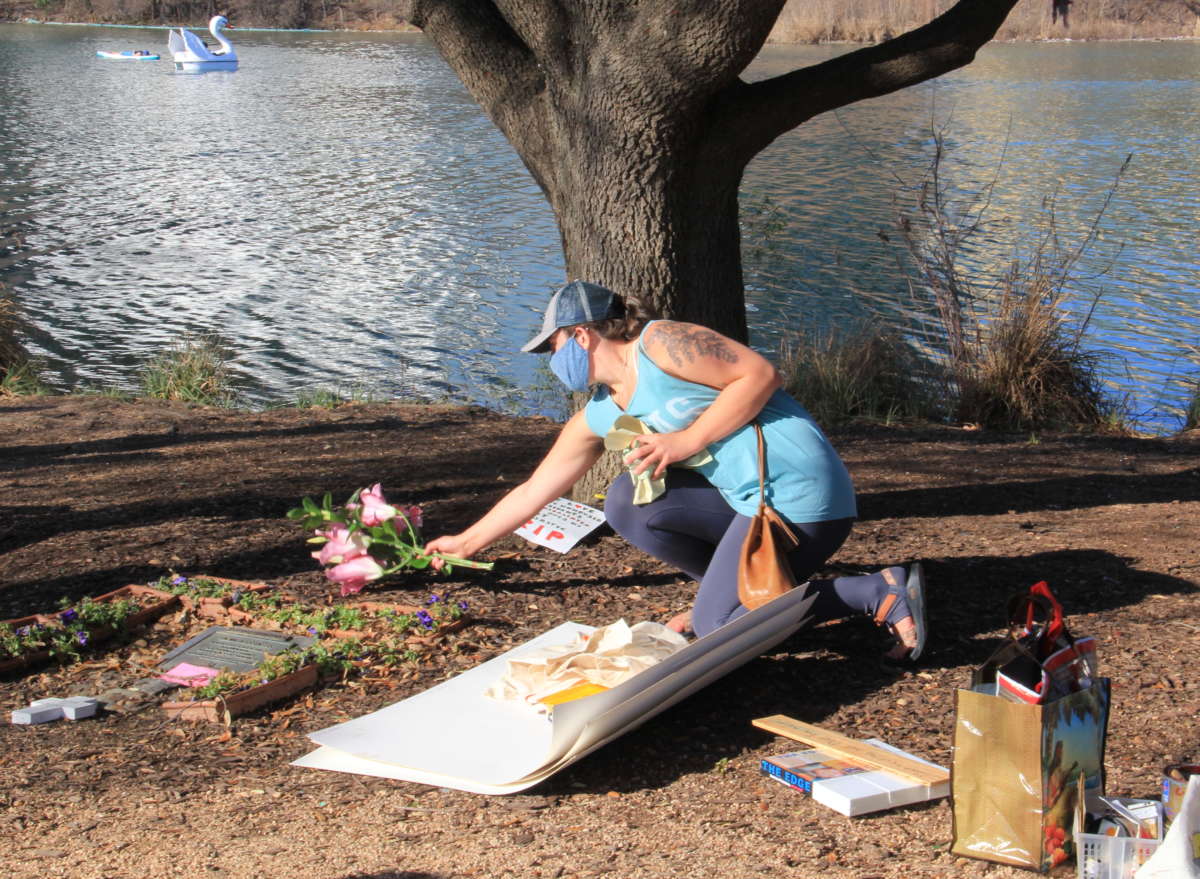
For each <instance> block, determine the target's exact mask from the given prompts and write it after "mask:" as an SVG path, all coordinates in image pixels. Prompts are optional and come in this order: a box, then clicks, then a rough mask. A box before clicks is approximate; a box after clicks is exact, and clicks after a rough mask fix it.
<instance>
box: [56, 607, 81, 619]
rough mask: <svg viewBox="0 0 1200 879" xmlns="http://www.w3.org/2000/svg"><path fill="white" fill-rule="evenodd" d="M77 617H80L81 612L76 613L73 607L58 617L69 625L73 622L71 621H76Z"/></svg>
mask: <svg viewBox="0 0 1200 879" xmlns="http://www.w3.org/2000/svg"><path fill="white" fill-rule="evenodd" d="M77 616H79V612H78V611H76V610H75V608H73V607H71V608H67V609H66V610H64V611H63V612H62V613H60V614H59V615H58V618H59V619H60V620H62V621H63V622H64V623H69V622H71V620H73V619H75V618H76V617H77Z"/></svg>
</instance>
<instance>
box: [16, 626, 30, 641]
mask: <svg viewBox="0 0 1200 879" xmlns="http://www.w3.org/2000/svg"><path fill="white" fill-rule="evenodd" d="M17 634H18V635H20V636H21V637H22V638H24V637H25V636H26V635H28V634H29V626H21V628H19V629H17Z"/></svg>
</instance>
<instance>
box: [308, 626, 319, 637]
mask: <svg viewBox="0 0 1200 879" xmlns="http://www.w3.org/2000/svg"><path fill="white" fill-rule="evenodd" d="M308 634H310V635H315V634H317V627H316V626H309V627H308Z"/></svg>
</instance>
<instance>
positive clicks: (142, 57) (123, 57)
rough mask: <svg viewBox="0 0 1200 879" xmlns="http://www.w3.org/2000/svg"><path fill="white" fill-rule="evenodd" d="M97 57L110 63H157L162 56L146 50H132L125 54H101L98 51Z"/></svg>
mask: <svg viewBox="0 0 1200 879" xmlns="http://www.w3.org/2000/svg"><path fill="white" fill-rule="evenodd" d="M96 57H97V58H104V59H106V60H108V61H157V60H158V59H159V58H160V57H161V56H160V55H156V54H155V53H154V52H147V51H146V50H145V49H130V50H127V51H125V52H101V51H100V50H98V49H97V50H96Z"/></svg>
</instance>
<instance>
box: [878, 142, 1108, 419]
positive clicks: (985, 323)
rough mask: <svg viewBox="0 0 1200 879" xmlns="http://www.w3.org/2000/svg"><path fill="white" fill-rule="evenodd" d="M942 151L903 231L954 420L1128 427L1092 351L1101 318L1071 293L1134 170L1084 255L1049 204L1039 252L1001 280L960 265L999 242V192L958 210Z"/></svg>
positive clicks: (1007, 269) (1000, 274)
mask: <svg viewBox="0 0 1200 879" xmlns="http://www.w3.org/2000/svg"><path fill="white" fill-rule="evenodd" d="M933 139H934V144H935V147H934V157H933V160H932V162H931V165H930V170H929V173H928V175H927V178H926V180H925V181H924V182H923V184H922V186H921V187H920V190H919V196H918V198H917V200H916V204H915V206H913V207H912V208H910V209H904V210H901V211H900V212H899V216H898V220H897V226H898V228H899V230H900V234H901V236H902V239H903V241H904V243H905V246H906V248H907V250H908V253H909V255H910V257H911V259H912V262H913V265H914V267H915V274H916V278H915V279H914V280H913V281H910V291H911V293H912V296H913V299H914V301H916V302H918V303H924V306H923V310H924V312H925V314H927V315H929V317H927V318H926V320H927V322H928V325H927V326H925V327H924V328H923V333H922V336H923V339H924V340H925V342H926V344H927V345H928V347H929V350H928V352H927V353H928V354H929V355H930V357H931V359H932V360H933V361H934V362H935V363H937V364H938V365H939V367H940V373H941V376H942V379H943V382H944V384H945V390H944V391H943V397H944V398H945V399H946V400H947V403H948V408H949V411H952V412H953V413H954V418H955V420H957V421H959V422H964V423H975V424H980V425H983V426H986V427H995V428H1005V429H1014V428H1015V429H1026V428H1033V427H1049V426H1053V427H1064V426H1071V427H1080V426H1082V427H1089V428H1108V427H1114V426H1119V425H1120V423H1121V420H1122V419H1121V410H1120V406H1119V405H1117V404H1116V403H1114V402H1113V401H1112V400H1110V399H1109V398H1108V396H1107V394H1106V392H1105V391H1104V388H1103V383H1102V381H1101V379H1100V377H1099V375H1098V366H1099V364H1100V360H1101V357H1100V355H1099V354H1098V353H1096V352H1093V351H1087V350H1085V349H1084V348H1083V347H1082V344H1081V341H1082V337H1083V334H1084V332H1085V331H1086V329H1087V326H1088V323H1089V321H1090V319H1091V310H1090V309H1089V310H1088V311H1087V312H1086V313H1085V314H1083V315H1082V316H1079V315H1076V314H1074V313H1073V312H1072V308H1071V306H1072V304H1073V303H1075V302H1077V301H1078V295H1077V293H1075V292H1070V288H1071V287H1072V282H1073V280H1074V276H1075V270H1076V267H1077V265H1078V263H1079V261H1080V259H1081V257H1082V256H1083V254H1084V253H1085V252H1086V251H1087V250H1088V248H1089V247H1091V245H1092V244H1094V243H1095V241H1096V239H1097V237H1098V234H1099V224H1100V221H1101V218H1102V217H1103V215H1104V212H1105V210H1106V209H1107V207H1108V205H1109V204H1110V203H1111V201H1112V198H1113V196H1114V195H1115V193H1116V187H1117V183H1119V181H1120V179H1121V176H1122V174H1123V173H1124V171H1125V169H1126V168H1127V167H1128V164H1129V160H1128V159H1126V161H1125V164H1124V165H1122V167H1121V170H1120V172H1118V175H1117V180H1116V181H1115V182H1114V183H1113V186H1112V188H1111V189H1110V190H1109V192H1108V195H1107V197H1106V198H1105V200H1104V203H1103V205H1102V206H1101V208H1100V209H1099V211H1098V213H1097V215H1096V217H1095V219H1094V220H1093V222H1092V224H1091V226H1090V227H1089V228H1088V230H1087V231H1086V233H1085V234H1084V236H1083V238H1082V240H1081V241H1080V242H1079V243H1078V244H1077V245H1075V246H1073V247H1068V246H1066V245H1064V243H1063V242H1062V240H1061V238H1060V235H1059V230H1058V227H1057V225H1056V223H1055V211H1054V199H1053V198H1052V197H1050V198H1047V199H1045V201H1044V204H1043V213H1042V216H1041V217H1040V232H1039V233H1038V235H1037V238H1036V240H1035V241H1033V242H1032V244H1031V245H1027V246H1026V247H1025V248H1024V250H1025V251H1026V252H1027V253H1028V255H1027V256H1025V257H1020V256H1014V257H1013V258H1012V259H1011V260H1010V261H1008V262H1007V264H1006V265H1004V266H1003V268H1002V269H1000V270H998V271H993V270H990V269H988V268H987V267H985V266H979V265H969V266H964V265H962V264H961V263H960V260H961V259H962V258H963V256H964V255H965V254H967V253H970V252H971V251H972V250H973V242H974V241H975V240H976V239H980V238H982V239H985V240H986V238H987V237H988V236H989V235H990V234H991V232H992V230H991V229H990V228H989V226H988V224H987V222H986V214H987V211H988V208H989V206H990V204H991V194H992V189H993V188H994V186H995V184H996V181H995V180H993V181H992V182H991V183H989V184H988V185H987V186H986V187H984V189H983V190H982V191H981V192H980V193H979V194H977V195H975V196H972V197H966V198H963V199H959V200H956V201H955V202H954V203H951V202H950V200H949V198H948V195H947V192H948V187H947V186H946V184H945V183H944V182H943V181H942V179H941V176H940V168H941V164H942V160H943V157H944V142H943V138H942V135H941V133H940V132H935V133H934V135H933ZM1097 296H1098V294H1097ZM1092 304H1093V306H1094V304H1095V303H1094V301H1093V303H1092Z"/></svg>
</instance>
